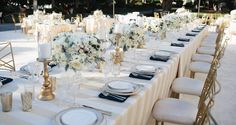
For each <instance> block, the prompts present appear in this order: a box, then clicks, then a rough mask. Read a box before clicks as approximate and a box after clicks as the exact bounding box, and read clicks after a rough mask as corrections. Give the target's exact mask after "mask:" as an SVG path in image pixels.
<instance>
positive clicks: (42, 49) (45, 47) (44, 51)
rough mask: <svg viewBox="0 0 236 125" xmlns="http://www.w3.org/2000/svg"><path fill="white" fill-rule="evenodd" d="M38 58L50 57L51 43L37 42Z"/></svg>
mask: <svg viewBox="0 0 236 125" xmlns="http://www.w3.org/2000/svg"><path fill="white" fill-rule="evenodd" d="M38 58H39V59H50V58H51V45H50V43H42V44H39V53H38Z"/></svg>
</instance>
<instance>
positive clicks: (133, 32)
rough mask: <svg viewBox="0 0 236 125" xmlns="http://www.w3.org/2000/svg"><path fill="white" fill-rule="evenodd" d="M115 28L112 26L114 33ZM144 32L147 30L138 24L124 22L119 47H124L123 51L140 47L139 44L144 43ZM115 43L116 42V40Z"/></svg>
mask: <svg viewBox="0 0 236 125" xmlns="http://www.w3.org/2000/svg"><path fill="white" fill-rule="evenodd" d="M113 29H114V28H111V30H110V34H113ZM144 33H145V30H144V29H143V28H142V27H140V26H138V25H137V24H124V25H123V33H122V34H121V38H120V40H119V47H121V48H123V51H127V50H128V49H129V48H138V47H139V45H144V44H145V43H144ZM113 39H114V38H113ZM113 44H114V45H115V44H116V43H115V41H113Z"/></svg>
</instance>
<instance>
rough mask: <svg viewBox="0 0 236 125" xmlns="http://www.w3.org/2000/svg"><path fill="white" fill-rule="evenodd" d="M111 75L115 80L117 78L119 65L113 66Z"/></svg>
mask: <svg viewBox="0 0 236 125" xmlns="http://www.w3.org/2000/svg"><path fill="white" fill-rule="evenodd" d="M112 74H113V75H114V77H115V78H117V76H118V75H120V64H113V66H112Z"/></svg>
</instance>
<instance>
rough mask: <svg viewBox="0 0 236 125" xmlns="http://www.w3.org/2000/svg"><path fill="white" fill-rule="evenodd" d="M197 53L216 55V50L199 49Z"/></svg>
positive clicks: (208, 48) (209, 48) (210, 48)
mask: <svg viewBox="0 0 236 125" xmlns="http://www.w3.org/2000/svg"><path fill="white" fill-rule="evenodd" d="M197 52H198V53H200V54H208V55H214V54H215V48H212V47H199V48H198V49H197Z"/></svg>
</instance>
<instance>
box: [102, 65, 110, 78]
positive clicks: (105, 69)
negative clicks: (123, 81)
mask: <svg viewBox="0 0 236 125" xmlns="http://www.w3.org/2000/svg"><path fill="white" fill-rule="evenodd" d="M110 67H111V62H110V61H105V63H104V65H103V67H102V72H103V74H104V81H105V83H106V82H108V75H109V73H110V72H111V69H110Z"/></svg>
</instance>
